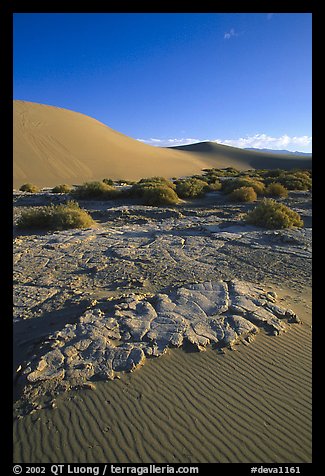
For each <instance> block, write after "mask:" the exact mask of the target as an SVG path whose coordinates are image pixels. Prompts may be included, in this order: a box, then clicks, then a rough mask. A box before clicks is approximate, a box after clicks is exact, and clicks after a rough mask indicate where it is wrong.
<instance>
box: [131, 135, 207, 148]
mask: <svg viewBox="0 0 325 476" xmlns="http://www.w3.org/2000/svg"><path fill="white" fill-rule="evenodd" d="M137 140H138V141H140V142H144V143H145V144H149V145H154V146H158V147H172V146H177V145H188V144H195V143H196V142H202V139H193V138H190V137H181V138H174V139H153V138H150V139H137Z"/></svg>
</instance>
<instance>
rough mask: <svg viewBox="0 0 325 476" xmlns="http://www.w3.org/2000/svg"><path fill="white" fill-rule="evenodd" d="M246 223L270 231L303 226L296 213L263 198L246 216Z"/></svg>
mask: <svg viewBox="0 0 325 476" xmlns="http://www.w3.org/2000/svg"><path fill="white" fill-rule="evenodd" d="M246 221H247V223H250V224H251V225H257V226H262V227H264V228H271V229H272V228H273V229H276V228H292V227H302V226H303V224H304V223H303V221H302V219H301V217H300V215H299V214H298V213H297V212H295V211H294V210H291V209H290V208H289V207H287V206H286V205H284V204H283V203H279V202H276V201H275V200H273V199H272V198H264V199H263V200H262V201H261V202H260V203H259V204H258V205H257V206H256V207H255V208H254V210H252V211H250V212H249V213H248V214H247V215H246Z"/></svg>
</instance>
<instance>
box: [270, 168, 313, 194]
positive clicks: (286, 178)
mask: <svg viewBox="0 0 325 476" xmlns="http://www.w3.org/2000/svg"><path fill="white" fill-rule="evenodd" d="M277 182H279V183H281V184H282V185H283V186H284V187H286V188H287V189H288V190H310V188H311V185H312V180H311V178H310V177H309V176H308V175H306V174H302V173H299V172H298V173H289V174H284V175H282V176H280V177H279V178H278V179H277Z"/></svg>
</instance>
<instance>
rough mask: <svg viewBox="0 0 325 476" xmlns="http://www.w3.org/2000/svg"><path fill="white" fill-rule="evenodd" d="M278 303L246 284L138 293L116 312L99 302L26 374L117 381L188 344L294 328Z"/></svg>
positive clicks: (72, 382)
mask: <svg viewBox="0 0 325 476" xmlns="http://www.w3.org/2000/svg"><path fill="white" fill-rule="evenodd" d="M275 301H276V299H275V296H274V293H272V292H269V293H261V290H260V289H258V288H256V287H253V286H252V285H249V284H247V283H244V282H240V281H230V282H228V283H227V282H225V281H217V282H211V281H209V282H205V283H200V284H192V285H187V286H184V287H182V288H179V289H177V290H175V291H173V292H171V293H170V294H169V295H167V294H157V295H156V296H154V298H153V300H152V304H151V303H150V302H149V301H148V300H146V299H145V298H143V297H142V296H138V295H135V296H130V297H129V298H127V299H125V300H123V301H122V302H120V303H119V304H116V305H115V313H114V315H113V317H111V316H110V314H109V313H108V314H105V313H104V312H102V311H101V310H100V309H97V308H96V307H94V308H93V309H90V310H87V311H86V312H85V313H84V314H83V315H82V316H81V317H80V318H79V320H78V322H77V323H75V324H67V325H66V326H65V327H64V328H63V329H62V330H61V331H57V332H55V333H54V334H52V335H50V336H49V338H48V343H49V346H50V350H49V351H47V352H46V353H45V354H44V355H43V356H42V357H41V358H40V359H39V358H37V356H36V357H35V358H34V359H33V360H34V362H33V363H32V364H31V365H30V366H28V367H27V368H26V369H25V370H24V372H23V374H25V375H27V380H28V381H29V382H38V381H48V380H51V381H55V382H57V383H58V384H59V382H61V385H62V383H64V384H65V385H64V386H63V388H65V389H66V388H67V386H77V385H82V384H83V383H84V382H85V381H87V380H90V379H92V378H93V377H94V378H97V379H104V380H111V379H113V378H114V377H115V376H116V375H117V374H118V373H119V372H122V371H132V370H134V369H135V368H137V367H139V366H141V365H143V364H144V361H145V359H146V357H151V356H156V357H158V356H160V355H162V354H164V353H165V352H166V350H167V348H168V347H170V346H172V347H180V346H182V345H183V343H185V342H188V343H190V344H192V345H193V346H195V347H196V348H197V349H198V350H204V349H205V347H206V346H207V345H209V344H216V345H218V344H219V345H221V346H232V345H234V344H235V343H236V342H237V341H239V340H240V339H241V340H242V339H246V343H247V342H251V340H252V335H254V334H256V333H257V332H258V330H259V329H258V328H259V327H261V326H264V327H266V328H267V329H268V330H270V331H271V332H272V333H273V334H275V335H277V334H279V333H281V332H283V331H285V330H286V329H287V325H286V324H285V323H284V321H283V319H284V318H286V319H287V320H289V322H299V318H298V317H297V316H296V315H295V313H294V312H293V311H292V310H290V309H287V310H286V309H283V308H280V307H278V306H276V305H275V304H274V302H275Z"/></svg>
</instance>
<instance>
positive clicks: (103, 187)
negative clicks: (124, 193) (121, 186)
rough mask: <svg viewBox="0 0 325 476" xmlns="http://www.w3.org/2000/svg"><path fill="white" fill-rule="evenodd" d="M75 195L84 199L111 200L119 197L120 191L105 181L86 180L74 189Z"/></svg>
mask: <svg viewBox="0 0 325 476" xmlns="http://www.w3.org/2000/svg"><path fill="white" fill-rule="evenodd" d="M73 195H74V196H75V197H76V198H79V199H84V200H111V199H114V198H117V197H119V196H120V192H119V191H118V190H116V188H115V187H112V186H111V185H107V184H106V183H104V182H85V183H84V184H82V185H79V186H78V187H77V188H76V189H75V190H74V191H73Z"/></svg>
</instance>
